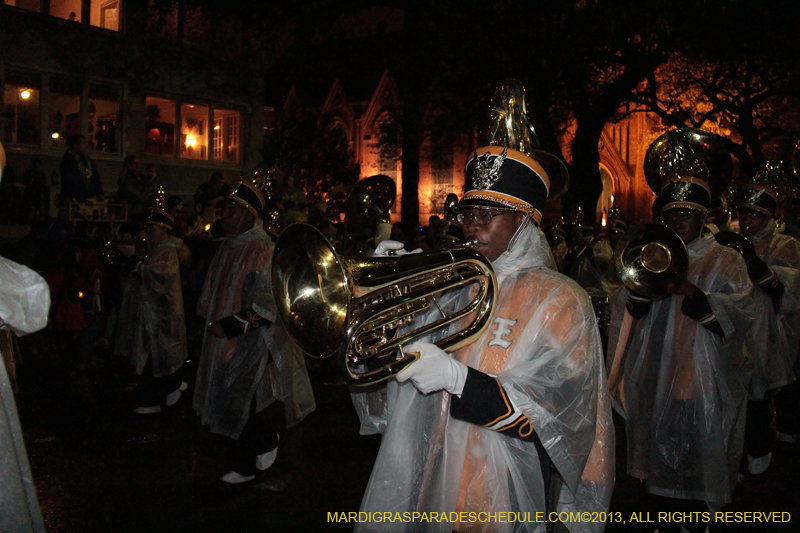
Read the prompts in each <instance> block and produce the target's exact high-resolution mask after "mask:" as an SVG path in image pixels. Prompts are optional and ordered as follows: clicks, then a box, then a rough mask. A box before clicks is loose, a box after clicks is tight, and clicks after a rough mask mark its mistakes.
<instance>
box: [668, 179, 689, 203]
mask: <svg viewBox="0 0 800 533" xmlns="http://www.w3.org/2000/svg"><path fill="white" fill-rule="evenodd" d="M691 188H692V182H691V181H678V182H675V189H674V192H673V193H672V196H673V197H674V198H675V200H676V201H678V202H685V201H686V199H687V198H688V197H689V193H690V192H691Z"/></svg>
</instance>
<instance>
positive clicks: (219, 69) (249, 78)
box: [0, 0, 282, 196]
mask: <svg viewBox="0 0 800 533" xmlns="http://www.w3.org/2000/svg"><path fill="white" fill-rule="evenodd" d="M269 24H270V22H269V21H264V23H263V26H265V27H266V26H268V25H269ZM265 27H256V26H254V25H253V24H252V23H249V24H247V25H245V24H243V23H242V21H237V20H236V19H235V18H232V17H228V18H215V17H209V16H206V15H205V14H204V13H203V12H201V11H198V10H194V11H192V10H182V11H178V10H177V9H176V8H171V9H167V10H159V9H156V8H155V7H154V3H153V2H152V1H150V2H144V1H142V2H138V1H137V2H134V1H126V0H63V1H62V0H5V2H4V3H3V4H2V5H0V86H2V91H0V109H1V110H2V115H0V139H2V141H3V144H4V146H5V148H6V152H7V153H8V162H9V165H10V166H11V167H12V169H13V170H12V171H13V172H14V173H15V174H16V175H18V176H19V175H21V174H22V173H23V172H24V171H25V170H26V169H27V168H29V167H30V165H31V159H32V158H34V157H35V158H38V159H40V160H41V162H42V169H43V170H44V171H45V173H46V174H47V175H48V176H50V175H51V174H52V173H53V172H55V171H57V170H58V166H59V162H60V160H61V157H62V156H63V154H64V152H65V150H66V141H67V138H68V137H69V136H70V135H72V134H75V133H80V134H83V135H85V136H86V137H87V139H88V141H89V155H90V156H91V157H92V159H93V161H94V162H95V164H96V165H97V167H98V170H99V172H100V175H101V177H102V182H103V187H104V190H105V192H106V193H107V194H108V193H111V194H113V193H114V191H116V189H117V178H118V176H119V175H120V172H121V167H122V162H123V160H124V158H125V157H126V156H127V155H131V154H133V155H136V156H138V157H139V158H140V160H141V162H142V165H143V166H144V165H147V164H154V165H155V166H156V167H157V169H158V174H159V177H160V178H161V181H162V183H163V185H164V187H165V189H166V191H167V193H168V194H176V195H183V196H188V195H191V194H192V193H193V192H194V191H195V189H196V188H197V186H198V185H199V184H200V183H202V182H204V181H206V180H207V179H208V178H209V176H210V175H211V174H212V173H213V172H221V173H222V174H223V175H224V176H225V177H226V179H227V181H228V182H230V181H232V180H233V179H235V177H236V176H238V175H239V174H241V172H242V171H244V170H246V169H249V168H251V167H253V166H255V165H256V164H258V163H259V161H260V160H261V149H262V139H263V128H264V105H263V103H264V95H263V84H264V76H265V72H266V70H267V69H268V68H269V65H270V64H271V62H272V61H274V57H272V54H274V53H275V50H276V48H278V47H276V46H270V44H271V43H272V44H274V40H280V39H281V38H282V34H281V33H280V31H279V30H275V31H268V30H269V28H266V29H265ZM265 36H270V37H265ZM142 170H143V168H142ZM53 189H57V187H53Z"/></svg>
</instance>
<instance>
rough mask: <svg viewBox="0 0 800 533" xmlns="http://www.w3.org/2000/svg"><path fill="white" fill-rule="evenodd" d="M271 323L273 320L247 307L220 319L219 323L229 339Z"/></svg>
mask: <svg viewBox="0 0 800 533" xmlns="http://www.w3.org/2000/svg"><path fill="white" fill-rule="evenodd" d="M271 324H272V322H270V321H269V320H267V319H266V318H264V317H263V316H261V315H259V314H258V313H256V312H255V311H253V310H251V309H245V310H243V311H239V312H238V313H234V314H233V315H231V316H226V317H225V318H220V319H219V325H220V326H222V331H224V332H225V337H227V338H229V339H232V338H234V337H238V336H239V335H244V334H245V333H247V332H249V331H252V330H254V329H258V328H263V327H269V326H270V325H271Z"/></svg>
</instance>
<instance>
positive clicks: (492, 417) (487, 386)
mask: <svg viewBox="0 0 800 533" xmlns="http://www.w3.org/2000/svg"><path fill="white" fill-rule="evenodd" d="M450 416H452V417H453V418H458V419H459V420H464V421H465V422H470V423H472V424H476V425H478V426H483V427H485V428H488V429H491V430H493V431H497V432H498V433H503V434H505V435H508V436H509V437H515V438H517V439H522V440H526V441H531V442H539V437H538V436H537V435H536V432H535V431H534V430H533V426H532V425H531V423H530V421H529V420H528V419H527V418H526V417H525V415H523V414H522V413H521V412H520V411H518V410H517V409H516V408H515V407H514V405H513V404H512V403H511V400H509V399H508V395H506V391H505V390H504V389H503V386H502V385H501V384H500V382H499V381H497V379H495V378H493V377H492V376H490V375H488V374H484V373H483V372H480V371H478V370H475V369H474V368H471V367H470V369H469V371H468V373H467V381H466V382H465V383H464V390H463V391H462V393H461V397H460V398H459V397H458V396H455V395H454V396H453V397H452V400H451V401H450Z"/></svg>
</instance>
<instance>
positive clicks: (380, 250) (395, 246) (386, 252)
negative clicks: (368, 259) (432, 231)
mask: <svg viewBox="0 0 800 533" xmlns="http://www.w3.org/2000/svg"><path fill="white" fill-rule="evenodd" d="M418 253H422V248H417V249H416V250H412V251H410V252H409V251H408V250H406V249H405V248H403V243H402V242H400V241H393V240H390V239H386V240H383V241H381V242H380V244H379V245H378V247H377V248H375V251H374V252H372V257H390V256H394V255H406V254H418Z"/></svg>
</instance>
